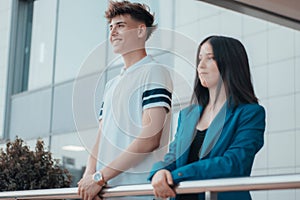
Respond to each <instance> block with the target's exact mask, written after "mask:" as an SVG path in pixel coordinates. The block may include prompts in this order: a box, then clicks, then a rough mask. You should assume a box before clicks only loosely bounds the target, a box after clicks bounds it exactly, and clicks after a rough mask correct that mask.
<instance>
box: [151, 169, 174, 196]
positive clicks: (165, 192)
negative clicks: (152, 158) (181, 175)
mask: <svg viewBox="0 0 300 200" xmlns="http://www.w3.org/2000/svg"><path fill="white" fill-rule="evenodd" d="M151 184H152V186H153V192H154V195H155V196H156V197H160V198H167V197H175V196H176V193H175V191H174V189H173V188H172V186H173V178H172V175H171V173H170V172H169V171H168V170H165V169H162V170H159V171H158V172H156V173H155V174H154V176H153V177H152V181H151Z"/></svg>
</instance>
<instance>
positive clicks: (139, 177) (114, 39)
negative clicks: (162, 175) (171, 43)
mask: <svg viewBox="0 0 300 200" xmlns="http://www.w3.org/2000/svg"><path fill="white" fill-rule="evenodd" d="M148 10H149V9H148V7H147V6H145V5H142V4H139V3H131V2H128V1H122V2H113V1H110V3H109V8H108V10H107V11H106V12H105V15H106V18H107V19H108V21H109V23H110V38H109V39H110V43H111V45H112V47H113V50H114V52H115V53H117V54H121V55H122V58H123V60H124V67H123V69H122V71H121V73H120V75H118V76H117V77H115V78H114V79H112V80H110V81H109V82H108V83H107V84H106V87H105V91H104V97H103V102H102V108H101V111H100V115H99V131H98V136H97V139H96V142H95V145H94V147H93V150H92V154H91V155H90V157H89V159H88V163H87V167H86V171H85V173H84V175H83V177H82V179H81V180H80V181H79V182H78V194H79V195H80V196H81V198H82V199H84V200H92V199H100V198H99V197H98V196H97V194H98V193H99V192H100V191H101V190H102V188H103V187H104V186H105V185H106V184H109V185H127V184H139V183H146V182H147V176H148V173H149V171H150V168H151V166H152V164H153V163H154V162H156V161H158V160H160V159H162V156H163V154H164V153H165V152H166V149H167V148H166V146H167V143H168V141H169V134H168V132H169V125H170V109H171V98H172V91H173V88H172V87H173V86H172V81H171V78H170V75H169V72H168V70H167V69H165V68H164V67H163V66H160V65H159V64H158V63H156V62H155V61H154V60H153V59H152V58H151V56H148V55H147V53H146V50H145V42H146V40H147V39H148V38H149V37H150V35H151V33H152V31H153V30H154V29H155V25H153V22H154V17H153V15H151V14H150V13H149V11H148ZM145 198H146V197H143V198H142V199H145ZM149 198H150V197H149ZM125 199H128V198H125ZM130 199H133V198H130ZM151 199H152V198H151Z"/></svg>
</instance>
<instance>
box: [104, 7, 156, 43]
mask: <svg viewBox="0 0 300 200" xmlns="http://www.w3.org/2000/svg"><path fill="white" fill-rule="evenodd" d="M127 14H128V15H130V16H131V17H132V18H133V19H135V20H137V21H140V22H143V23H144V24H145V25H146V27H147V38H146V39H148V38H149V37H150V35H151V34H152V32H153V31H154V30H155V28H156V25H154V24H153V23H154V14H151V13H150V8H149V6H147V5H146V4H141V3H131V2H129V1H109V6H108V9H107V10H106V11H105V18H106V19H107V20H108V22H111V20H112V18H114V17H116V16H118V15H127Z"/></svg>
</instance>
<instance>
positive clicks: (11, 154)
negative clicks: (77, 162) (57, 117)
mask: <svg viewBox="0 0 300 200" xmlns="http://www.w3.org/2000/svg"><path fill="white" fill-rule="evenodd" d="M70 184H71V174H70V173H69V171H68V170H67V169H63V168H62V167H61V166H60V165H59V160H57V159H53V158H52V155H51V153H50V152H49V151H46V150H45V149H44V142H43V141H42V140H37V142H36V147H35V151H30V149H29V147H28V146H27V145H25V144H24V141H23V140H22V139H20V138H18V137H17V138H16V140H15V141H14V142H8V143H7V144H6V151H4V150H3V149H0V192H1V191H15V190H32V189H49V188H63V187H70Z"/></svg>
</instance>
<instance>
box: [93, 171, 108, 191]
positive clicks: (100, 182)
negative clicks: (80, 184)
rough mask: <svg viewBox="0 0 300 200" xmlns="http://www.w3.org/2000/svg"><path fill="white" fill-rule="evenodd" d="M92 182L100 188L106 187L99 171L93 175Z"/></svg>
mask: <svg viewBox="0 0 300 200" xmlns="http://www.w3.org/2000/svg"><path fill="white" fill-rule="evenodd" d="M93 181H94V182H95V183H97V184H98V185H100V186H101V187H103V186H105V185H106V182H105V180H104V177H103V175H102V173H101V172H99V171H97V172H95V173H94V174H93Z"/></svg>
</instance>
